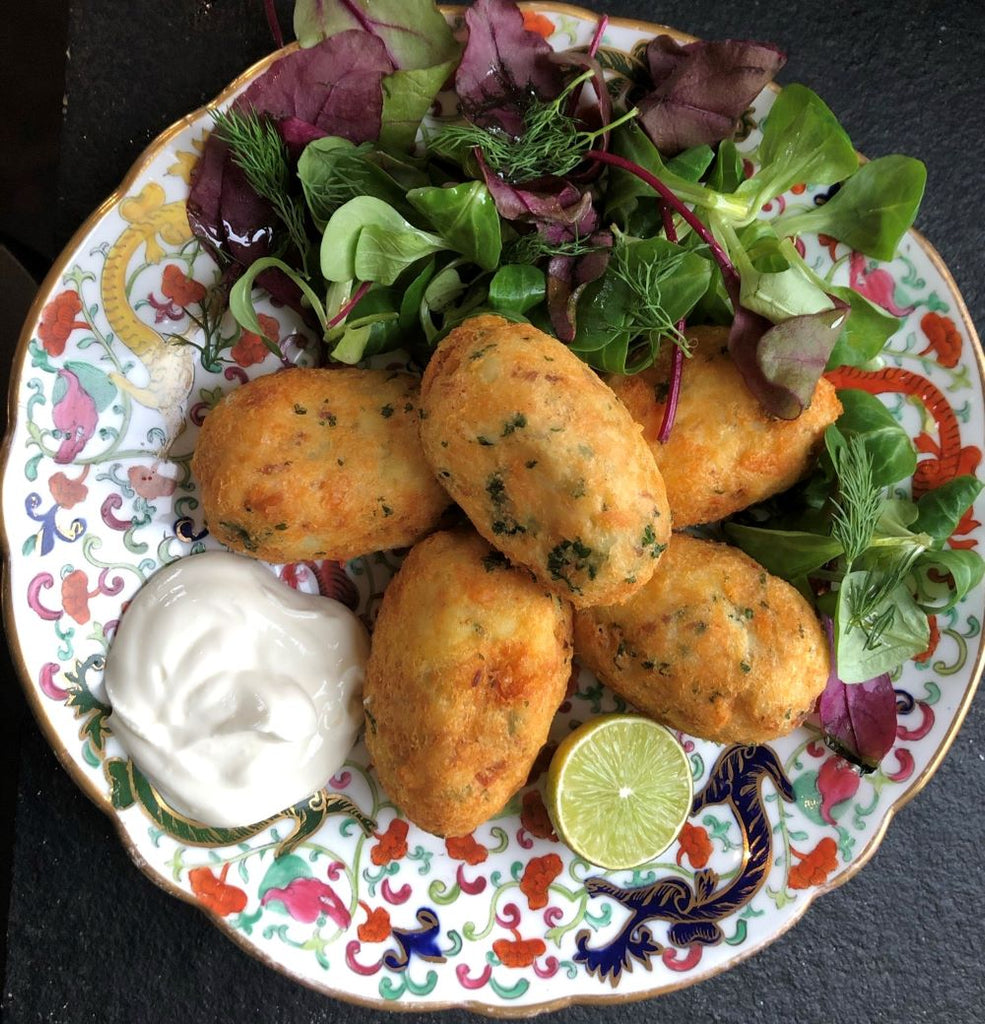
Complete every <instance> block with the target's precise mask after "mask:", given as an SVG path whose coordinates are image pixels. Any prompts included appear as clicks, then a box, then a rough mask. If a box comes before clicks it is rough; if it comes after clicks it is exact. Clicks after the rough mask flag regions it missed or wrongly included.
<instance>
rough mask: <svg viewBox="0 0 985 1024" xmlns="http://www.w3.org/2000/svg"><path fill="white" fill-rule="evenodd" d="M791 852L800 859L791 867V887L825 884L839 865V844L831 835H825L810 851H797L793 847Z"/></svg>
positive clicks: (798, 887) (805, 887) (804, 887)
mask: <svg viewBox="0 0 985 1024" xmlns="http://www.w3.org/2000/svg"><path fill="white" fill-rule="evenodd" d="M791 852H792V853H793V855H794V856H795V857H797V858H798V859H799V860H798V863H797V864H794V866H793V867H792V868H791V869H790V881H789V885H790V888H791V889H809V888H810V887H811V886H813V885H823V884H824V883H825V882H826V881H827V880H828V875H829V874H831V872H832V871H834V869H835V868H836V867H837V866H838V844H837V843H836V842H835V841H834V840H833V839H832V838H831V836H825V837H824V838H823V839H822V840H821V841H820V842H819V843H818V844H817V846H815V847H814V849H813V850H811V852H810V853H797V851H796V850H793V849H791Z"/></svg>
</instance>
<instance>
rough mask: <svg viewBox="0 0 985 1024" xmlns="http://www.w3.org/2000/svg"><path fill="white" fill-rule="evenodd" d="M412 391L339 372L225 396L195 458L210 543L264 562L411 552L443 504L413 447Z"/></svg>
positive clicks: (283, 375)
mask: <svg viewBox="0 0 985 1024" xmlns="http://www.w3.org/2000/svg"><path fill="white" fill-rule="evenodd" d="M418 391H419V388H418V382H417V379H416V378H415V377H413V376H412V375H410V374H407V373H391V372H389V371H386V370H360V369H354V368H345V369H324V370H310V369H290V370H281V371H280V372H278V373H273V374H270V375H268V376H265V377H258V378H257V379H255V380H253V381H250V382H249V383H248V384H244V385H243V386H242V387H240V388H237V389H236V390H234V391H232V392H230V393H229V394H228V395H226V396H225V398H223V399H222V401H221V402H219V404H218V405H217V406H216V407H215V408H214V409H213V410H212V411H211V412H210V413H209V415H208V416H207V417H206V419H205V423H204V424H203V426H202V431H201V434H200V435H199V438H198V444H197V446H196V448H195V456H194V458H193V460H192V472H193V474H194V475H195V478H196V479H197V480H198V483H199V486H200V488H201V499H202V505H203V507H204V510H205V519H206V523H207V524H208V527H209V530H210V532H211V533H212V535H213V536H214V537H215V538H216V539H217V540H220V541H222V543H223V544H225V545H227V546H228V547H230V548H232V549H233V550H234V551H239V552H242V553H243V554H247V555H252V556H253V557H254V558H261V559H263V560H264V561H267V562H298V561H303V560H305V559H313V558H333V559H336V558H337V559H341V560H343V561H344V560H346V559H349V558H355V557H357V556H359V555H364V554H367V553H368V552H371V551H378V550H381V549H385V548H394V547H405V546H408V545H410V544H413V543H414V541H416V540H418V539H420V538H421V537H423V536H424V535H425V534H427V533H428V532H430V531H431V530H432V529H434V527H435V526H436V525H437V522H438V519H439V518H440V516H441V513H442V511H443V510H444V509H445V508H446V507H447V506H448V504H449V502H448V496H447V495H446V494H445V492H444V491H443V490H442V488H441V487H440V486H439V485H438V484H437V482H436V481H435V479H434V474H433V473H432V472H431V470H430V468H429V467H428V465H427V463H426V462H425V460H424V454H423V452H422V451H421V443H420V438H419V437H418V433H417V420H418V416H419V408H418Z"/></svg>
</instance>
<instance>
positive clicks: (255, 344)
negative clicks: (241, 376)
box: [230, 313, 280, 366]
mask: <svg viewBox="0 0 985 1024" xmlns="http://www.w3.org/2000/svg"><path fill="white" fill-rule="evenodd" d="M257 319H258V320H259V321H260V326H261V327H262V328H263V331H264V334H266V336H267V337H268V338H271V339H272V340H273V341H280V324H279V323H277V321H276V320H275V319H274V318H273V317H272V316H267V314H266V313H260V314H259V315H258V316H257ZM230 355H231V356H232V357H233V359H235V360H236V362H237V363H239V365H240V366H253V365H255V364H256V363H262V362H263V361H264V359H266V358H267V356H268V355H270V349H269V348H268V347H267V343H266V342H265V341H264V340H263V338H261V337H260V335H259V334H254V333H253V331H243V333H242V334H241V335H240V336H239V341H237V342H236V344H235V345H233V347H232V350H231V352H230Z"/></svg>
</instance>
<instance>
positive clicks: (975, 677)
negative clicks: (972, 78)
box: [0, 0, 985, 1019]
mask: <svg viewBox="0 0 985 1024" xmlns="http://www.w3.org/2000/svg"><path fill="white" fill-rule="evenodd" d="M519 6H520V7H521V8H522V9H524V10H532V11H540V12H543V13H546V14H558V15H567V16H569V17H574V18H578V19H579V20H582V21H599V20H600V15H598V14H597V13H596V12H594V11H589V10H587V9H585V8H582V7H578V6H576V5H574V4H567V3H553V2H550V0H547V2H543V3H539V2H532V0H525V2H521V3H520V4H519ZM441 10H442V11H443V12H444V13H445V14H446V15H449V14H451V15H455V14H461V13H463V12H464V11H465V10H466V8H465V7H464V6H462V5H447V4H442V5H441ZM609 24H610V25H613V26H616V27H618V28H624V29H628V30H630V31H635V32H639V33H641V34H649V35H655V34H657V33H666V34H668V35H671V36H673V37H674V38H675V39H677V40H678V41H679V42H693V41H695V40H696V39H697V38H698V37H697V36H693V35H690V34H688V33H686V32H682V31H680V30H679V29H676V28H673V27H671V26H669V25H663V24H660V23H657V22H649V21H644V20H640V19H636V18H618V17H612V18H609ZM297 48H298V44H297V43H296V42H293V43H289V44H287V45H286V46H284V47H282V48H281V49H279V50H277V51H275V52H273V53H270V54H268V55H267V56H266V57H263V58H262V59H261V60H259V61H257V62H256V63H254V64H252V65H251V66H250V67H248V68H247V69H246V70H245V71H243V72H242V73H241V74H239V75H237V76H236V78H234V79H233V81H232V82H230V83H229V85H227V86H226V87H225V88H224V89H223V90H222V91H221V92H220V93H219V94H218V95H217V96H216V97H215V98H214V99H212V100H210V101H209V102H208V103H206V104H204V105H203V106H201V107H199V108H197V109H196V110H194V111H192V112H191V113H189V114H186V115H184V116H183V117H181V118H179V119H178V120H177V121H175V122H174V123H173V124H171V125H169V126H168V127H167V128H165V129H164V130H163V131H162V132H161V133H160V134H159V135H157V136H156V137H155V138H154V139H153V140H152V141H151V142H150V143H149V144H148V145H147V146H146V147H145V148H144V150H143V151H142V152H141V153H140V155H139V156H138V157H137V159H136V160H135V161H134V163H133V164H132V165H131V167H130V169H129V170H128V171H127V173H126V175H125V176H124V178H123V180H122V181H121V182H120V184H119V185H118V186H117V187H116V188H115V189H114V190H113V192H112V193H111V194H110V195H109V196H108V197H107V198H106V199H105V200H104V201H103V202H102V203H100V204H99V206H97V207H96V209H95V210H93V212H92V213H91V214H90V215H89V216H88V217H87V218H86V219H85V221H84V222H83V223H82V225H81V226H80V227H79V228H78V229H77V230H76V231H75V232H74V234H73V235H72V237H71V238H70V240H69V241H68V243H67V244H66V246H65V247H64V249H63V250H62V251H61V253H60V254H59V255H58V257H57V259H56V260H55V261H54V263H53V264H52V267H51V269H50V270H49V271H48V273H47V274H46V276H45V278H44V280H43V281H42V283H41V285H40V287H39V288H38V292H37V294H36V295H35V298H34V300H33V302H32V303H31V307H30V309H29V310H28V314H27V317H26V319H25V321H24V325H23V327H22V329H21V332H20V335H19V337H18V341H17V345H16V348H15V349H14V353H13V357H12V363H11V367H12V374H11V378H10V384H9V388H8V394H7V422H6V428H5V431H4V439H3V444H2V448H0V479H5V478H6V472H7V468H8V464H9V462H10V457H11V453H12V447H13V433H14V429H15V426H16V414H17V404H18V395H19V393H20V385H21V380H22V378H23V374H24V371H25V369H26V360H25V356H26V354H27V351H28V345H29V343H30V340H31V337H32V335H33V333H34V332H33V326H34V324H35V323H36V322H37V320H38V318H39V316H40V313H41V309H42V307H43V306H44V304H45V300H46V298H47V297H48V296H49V294H50V293H51V291H52V289H53V288H54V287H55V286H56V284H57V282H58V281H59V280H60V278H61V276H62V274H63V273H64V270H65V267H66V266H67V264H68V263H69V261H70V260H71V258H72V257H73V255H74V254H75V252H76V250H77V249H78V248H79V246H80V244H81V243H82V241H83V240H84V239H85V238H86V236H87V235H88V234H89V233H90V232H91V231H92V230H93V229H94V228H95V226H96V225H97V224H98V223H99V222H100V221H101V220H102V219H103V218H104V217H106V216H107V215H108V214H109V213H110V211H111V210H112V209H113V208H114V207H115V206H117V205H118V204H119V203H120V202H121V201H122V199H124V198H125V197H126V195H127V193H128V192H129V191H130V187H131V185H132V184H133V183H134V182H135V181H136V179H137V178H139V177H140V175H141V174H142V173H143V172H144V170H145V169H146V168H147V166H148V165H149V164H150V163H151V162H152V161H153V160H154V159H156V157H157V156H158V154H159V153H160V151H161V150H162V149H164V148H165V147H166V146H167V145H168V143H169V142H170V141H171V140H172V139H173V138H174V137H175V136H176V135H178V134H179V133H180V132H182V131H183V130H184V129H185V128H186V127H188V126H189V125H191V124H192V123H193V122H195V121H197V120H198V119H200V118H201V117H203V116H205V115H207V114H208V113H210V112H211V111H213V110H215V109H216V108H217V107H218V106H220V105H221V104H223V103H225V102H226V101H227V100H228V99H230V98H231V97H232V96H233V95H234V94H235V93H237V92H238V91H239V90H240V89H242V88H243V87H244V86H245V85H247V84H248V83H249V82H250V81H252V80H253V79H254V78H255V77H256V76H257V75H260V74H262V73H263V72H264V71H265V70H266V69H267V68H268V67H269V66H270V65H271V64H273V63H274V62H275V61H276V60H278V59H279V58H280V57H282V56H285V55H286V54H288V53H291V52H292V51H293V50H295V49H297ZM774 88H778V87H776V86H774ZM909 233H910V234H911V235H912V236H913V237H914V238H915V239H916V241H917V243H918V244H919V246H920V248H921V249H922V250H923V251H924V253H925V254H926V255H927V257H928V259H930V261H931V262H932V263H933V265H934V267H935V269H936V270H937V271H938V272H939V273H940V275H941V277H942V278H943V280H944V281H945V282H946V284H947V285H948V287H949V289H950V291H951V295H952V296H953V298H954V299H955V300H956V303H957V307H958V309H957V312H958V313H959V314H960V317H961V321H962V323H963V324H964V326H965V329H966V330H967V332H968V336H969V340H970V341H971V344H972V348H973V350H974V355H975V362H976V364H977V367H978V375H979V381H978V383H979V384H980V385H981V386H982V388H983V389H985V353H983V351H982V345H981V341H980V339H979V336H978V332H977V331H976V329H975V325H974V323H973V321H972V319H971V314H970V313H969V311H968V307H967V303H966V302H965V300H964V296H963V295H962V294H961V291H960V289H959V288H958V286H957V282H956V281H955V280H954V277H953V275H952V274H951V272H950V270H949V269H948V267H947V266H946V264H945V263H944V260H943V258H942V257H941V255H940V253H938V252H937V250H936V248H935V247H934V246H933V245H932V244H931V243H930V242H929V241H928V240H927V238H926V237H925V236H924V235H923V233H922V232H920V231H918V230H917V229H916V228H911V229H910V231H909ZM10 552H11V549H10V538H9V537H8V535H7V525H6V521H3V522H2V523H0V555H2V566H0V569H2V587H0V604H2V613H3V625H4V631H5V633H6V637H7V644H8V649H9V651H10V655H11V661H12V662H13V665H14V670H15V673H16V675H17V678H18V680H19V682H20V684H21V687H22V689H23V691H24V694H25V696H26V698H27V703H28V705H29V707H30V708H31V712H32V713H33V715H34V717H35V720H36V721H37V723H38V725H39V726H40V728H41V731H42V734H43V735H44V737H45V739H46V741H47V742H48V745H49V746H50V747H51V749H52V750H53V751H54V753H55V756H56V757H57V758H58V760H59V762H60V763H61V765H62V767H63V768H64V769H65V771H66V772H67V773H68V775H69V777H70V778H71V779H72V781H73V782H74V783H75V784H76V785H77V786H78V787H79V788H80V789H81V790H82V791H83V793H85V794H86V796H87V797H89V799H90V800H91V801H92V802H93V803H94V804H95V805H96V806H97V807H98V808H99V809H100V810H102V811H103V812H104V813H105V814H106V815H107V816H108V817H109V818H110V821H111V822H112V823H113V826H114V828H115V830H116V832H117V835H118V836H119V838H120V841H121V843H122V845H123V847H124V849H125V850H126V851H127V853H128V855H129V857H130V859H131V860H132V861H133V863H134V864H135V865H136V867H137V868H138V869H139V870H140V872H141V873H142V874H143V875H144V876H145V877H146V878H147V879H149V880H150V881H151V882H153V883H154V884H155V885H156V886H158V888H160V889H162V890H164V892H166V893H167V894H168V895H169V896H173V897H175V898H177V899H179V900H181V901H182V902H184V903H187V904H190V905H191V906H193V907H196V908H197V909H198V910H199V911H201V913H203V914H204V915H205V916H206V917H208V918H209V919H210V920H211V922H212V924H213V925H214V926H215V927H216V928H217V929H218V930H219V931H220V932H221V933H223V934H225V935H226V936H227V938H229V939H231V940H232V942H233V943H235V945H237V946H238V947H239V948H240V949H241V950H243V951H244V952H245V953H247V954H248V955H249V956H251V957H252V958H254V959H255V960H257V961H259V962H260V963H262V964H264V965H265V966H267V967H269V968H271V969H272V970H274V971H276V972H277V973H279V974H282V975H284V976H285V977H288V978H290V979H291V980H292V981H294V982H296V983H298V984H300V985H303V986H304V987H305V988H309V989H311V990H312V991H315V992H318V993H319V994H321V995H324V996H328V997H330V998H333V999H337V1000H339V1001H340V1002H343V1003H346V1004H349V1005H354V1006H362V1007H366V1008H369V1009H377V1010H379V1009H385V1010H387V1011H390V1012H396V1013H415V1012H416V1013H425V1012H431V1011H437V1010H447V1009H462V1010H467V1011H469V1012H473V1013H478V1014H482V1015H483V1016H487V1017H492V1018H502V1019H516V1018H522V1017H530V1016H534V1015H537V1014H541V1013H547V1012H551V1011H555V1010H560V1009H563V1008H565V1007H568V1006H573V1005H581V1006H594V1005H602V1004H605V1005H612V1004H616V1005H619V1004H627V1003H636V1002H642V1001H643V1000H646V999H653V998H656V997H658V996H661V995H665V994H668V993H670V992H676V991H680V990H681V989H685V988H690V987H691V986H692V985H696V984H699V983H701V982H704V981H707V980H709V979H710V978H714V977H717V976H718V975H720V974H722V973H724V972H725V971H728V970H730V969H731V968H733V967H735V966H737V965H738V964H740V963H742V962H744V961H745V960H747V959H749V958H750V957H752V956H755V955H756V954H757V953H759V952H760V951H762V950H763V949H765V948H766V947H767V946H770V945H772V944H773V943H774V942H775V941H776V940H777V939H779V938H780V937H781V936H783V935H785V934H786V933H787V932H788V931H789V930H790V929H791V928H793V927H794V925H796V924H797V923H798V922H799V921H800V919H801V918H802V917H803V915H804V914H805V913H806V912H807V910H808V909H809V907H810V906H811V905H812V904H813V902H814V900H815V899H817V898H818V897H819V896H821V895H823V894H824V893H827V892H831V891H832V890H834V889H837V888H839V887H840V886H842V885H843V884H844V883H845V882H848V881H849V880H850V879H852V878H853V877H854V876H855V875H856V874H857V872H859V871H860V870H861V869H862V868H863V867H864V866H865V865H866V864H867V863H868V862H869V860H870V859H871V858H872V856H873V855H874V854H875V852H876V850H877V849H878V848H879V846H880V845H881V843H882V840H883V838H884V837H885V835H886V832H887V830H888V829H889V826H890V824H891V822H892V821H893V819H894V818H895V816H896V814H897V813H898V812H899V811H900V810H901V809H902V808H903V807H905V806H906V805H907V804H908V803H909V802H910V801H911V800H912V799H913V798H914V797H915V796H916V795H917V794H918V793H920V792H921V791H922V790H923V788H924V787H925V786H926V785H927V783H928V782H929V781H930V779H931V778H932V776H933V775H934V773H935V772H936V771H937V769H938V768H939V767H940V764H941V762H942V761H943V759H944V757H945V756H946V754H947V752H948V750H949V749H950V747H951V744H952V743H953V742H954V739H955V737H956V736H957V734H958V732H959V730H960V728H961V726H962V724H963V722H964V720H965V717H966V716H967V714H968V710H969V708H970V707H971V702H972V700H973V698H974V695H975V691H976V690H977V688H978V685H979V683H980V681H981V676H982V670H983V666H985V632H983V634H982V637H981V638H980V639H979V646H978V651H977V654H976V657H975V664H974V667H973V669H972V675H971V679H970V682H969V684H968V687H967V688H966V690H965V693H964V696H963V698H962V700H961V702H960V704H959V705H958V707H957V709H956V710H955V714H954V717H953V719H952V721H951V724H950V726H949V728H948V731H947V733H946V734H945V736H944V737H943V738H942V740H941V742H940V745H939V746H938V748H937V750H936V751H935V752H934V754H933V756H932V757H931V758H930V760H929V761H928V763H927V766H926V767H925V768H924V770H923V772H922V773H921V774H920V775H919V776H918V778H917V779H916V780H915V781H914V782H913V784H912V785H911V786H910V788H909V789H908V790H907V791H906V792H905V793H904V794H902V796H900V797H899V799H898V800H896V801H895V802H894V803H893V804H892V805H891V806H890V807H888V808H887V810H886V814H885V817H884V818H883V819H882V821H881V822H880V823H879V827H878V828H877V829H876V830H875V831H874V832H873V833H872V835H871V836H870V837H869V839H868V842H867V844H866V846H865V847H864V849H863V850H862V851H861V852H860V853H859V854H858V855H857V857H856V858H855V859H854V860H853V861H852V862H851V864H850V865H849V866H848V867H847V868H846V869H845V870H844V871H842V872H841V873H840V874H838V875H837V876H836V877H835V878H833V879H832V880H831V881H830V882H827V883H825V884H824V885H821V886H818V887H816V888H814V889H811V890H808V891H806V892H805V897H806V898H805V900H804V903H803V905H802V906H801V907H799V908H798V910H797V912H796V913H795V914H792V915H791V916H790V917H789V918H788V919H787V920H786V921H784V922H783V923H782V926H781V927H780V928H779V929H778V930H777V931H775V932H773V933H772V934H771V935H770V936H768V937H767V938H765V939H764V940H762V941H761V942H759V943H757V944H755V945H754V946H752V947H751V948H749V949H747V950H744V951H743V952H741V953H739V954H738V955H737V956H735V957H733V958H732V959H730V960H729V961H728V962H727V963H724V964H721V965H720V966H718V967H716V968H714V969H712V970H710V971H707V972H703V973H700V974H698V975H697V976H694V977H688V978H686V979H682V980H680V981H679V982H676V983H674V984H671V985H663V986H659V987H656V988H653V989H649V990H647V991H642V992H632V993H617V992H615V991H613V990H607V991H605V992H604V993H600V994H599V995H593V994H584V993H583V994H578V993H576V994H572V995H569V996H562V997H560V998H558V999H553V1000H546V1001H544V1002H538V1003H525V1004H523V1005H520V1006H503V1005H493V1004H489V1003H481V1002H478V1001H475V1000H466V1001H459V1000H456V1001H453V1002H425V1001H420V1000H418V1001H412V1002H399V1003H390V1002H386V1001H385V1000H382V999H372V998H363V997H361V996H358V995H355V994H353V993H350V992H344V991H340V990H337V989H333V988H331V987H330V986H328V985H321V984H319V983H318V982H317V981H314V980H313V979H311V978H307V977H304V976H301V975H299V974H296V973H295V972H293V971H292V970H290V969H289V968H287V967H285V966H284V965H283V964H281V963H279V962H278V961H277V960H274V959H273V958H272V957H270V956H267V955H266V954H265V953H264V952H262V951H261V950H260V949H259V948H257V947H256V946H254V945H252V944H250V943H248V942H247V941H246V940H245V939H244V938H243V937H242V936H240V935H239V933H237V932H236V931H235V930H234V929H233V928H231V927H230V926H229V925H228V923H227V922H226V921H225V919H224V918H222V917H219V916H218V915H217V914H215V913H213V912H212V911H210V910H209V909H207V908H206V907H204V906H203V905H202V903H201V902H199V901H198V900H197V899H196V898H195V896H194V895H193V894H191V893H189V892H187V891H185V890H184V889H180V888H178V887H177V886H175V885H173V884H172V883H171V882H170V881H169V880H168V879H166V878H165V877H164V876H163V875H161V874H159V873H158V872H157V871H156V870H155V869H154V868H153V867H152V866H151V865H150V864H149V863H148V862H147V861H146V860H145V858H144V857H143V856H142V855H141V854H140V852H139V850H138V849H137V847H136V845H135V844H134V843H133V841H132V840H131V839H130V836H129V834H128V833H127V831H126V828H125V827H124V825H123V821H122V819H121V817H120V816H119V815H118V814H117V813H116V811H115V810H114V808H113V806H112V803H111V802H110V800H109V797H108V796H107V794H106V793H105V792H104V791H103V790H100V789H99V788H97V787H96V785H95V783H94V782H93V780H92V778H91V777H90V776H89V775H87V774H86V773H84V772H83V771H82V769H80V768H79V766H78V764H77V763H76V761H75V760H74V758H73V757H72V756H71V754H69V752H68V749H67V748H66V747H65V746H64V745H63V744H62V743H61V741H60V740H59V737H58V735H57V732H56V731H55V728H54V726H53V724H52V723H51V721H50V720H49V718H48V716H47V714H46V713H45V710H44V708H43V706H42V705H41V702H40V699H39V697H38V693H37V690H36V688H35V687H34V685H33V683H32V681H31V679H30V676H29V673H28V670H27V665H26V662H25V660H24V655H23V651H22V650H21V646H20V638H19V636H18V635H17V633H16V630H15V629H14V619H13V611H12V602H13V593H12V589H11V579H10Z"/></svg>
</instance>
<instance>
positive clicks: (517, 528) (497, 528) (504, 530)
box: [492, 516, 527, 537]
mask: <svg viewBox="0 0 985 1024" xmlns="http://www.w3.org/2000/svg"><path fill="white" fill-rule="evenodd" d="M492 532H493V533H494V534H495V535H496V536H497V537H499V536H502V535H505V536H507V537H514V536H516V534H518V533H526V532H527V528H526V527H525V526H521V525H520V524H519V523H518V522H517V521H516V520H515V519H514V518H513V517H512V516H503V517H502V518H501V519H494V520H493V521H492Z"/></svg>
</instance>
